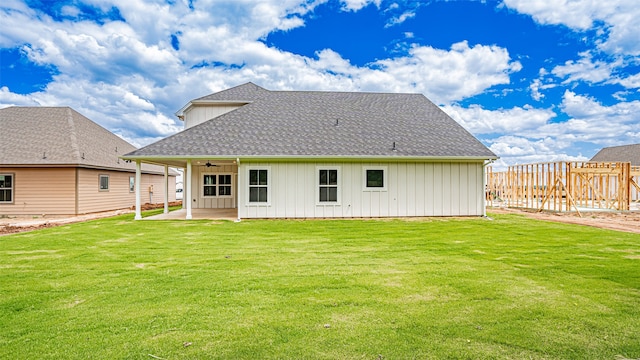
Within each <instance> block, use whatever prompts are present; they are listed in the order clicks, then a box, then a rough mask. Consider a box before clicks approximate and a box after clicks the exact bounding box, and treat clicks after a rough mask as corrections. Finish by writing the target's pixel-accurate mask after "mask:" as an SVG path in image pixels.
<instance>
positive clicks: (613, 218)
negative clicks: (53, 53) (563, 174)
mask: <svg viewBox="0 0 640 360" xmlns="http://www.w3.org/2000/svg"><path fill="white" fill-rule="evenodd" d="M487 211H488V212H489V213H498V214H522V215H525V216H527V217H529V218H532V219H537V220H544V221H553V222H561V223H568V224H577V225H585V226H592V227H597V228H601V229H609V230H617V231H625V232H631V233H636V234H640V211H598V212H586V213H585V212H582V213H581V215H582V217H580V215H578V214H577V213H575V212H561V213H555V212H545V211H543V212H537V211H535V210H523V209H508V208H489V209H487Z"/></svg>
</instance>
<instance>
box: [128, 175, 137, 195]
mask: <svg viewBox="0 0 640 360" xmlns="http://www.w3.org/2000/svg"><path fill="white" fill-rule="evenodd" d="M134 191H136V177H135V176H129V192H134Z"/></svg>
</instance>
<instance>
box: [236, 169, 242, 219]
mask: <svg viewBox="0 0 640 360" xmlns="http://www.w3.org/2000/svg"><path fill="white" fill-rule="evenodd" d="M236 167H237V168H238V174H237V175H236V216H237V217H238V218H237V219H236V222H240V221H241V219H240V204H242V202H241V201H242V191H240V176H241V175H240V158H236Z"/></svg>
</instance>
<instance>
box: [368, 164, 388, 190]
mask: <svg viewBox="0 0 640 360" xmlns="http://www.w3.org/2000/svg"><path fill="white" fill-rule="evenodd" d="M363 171H364V173H363V178H364V190H365V191H386V190H387V168H386V167H364V168H363Z"/></svg>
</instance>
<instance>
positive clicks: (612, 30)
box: [503, 0, 640, 55]
mask: <svg viewBox="0 0 640 360" xmlns="http://www.w3.org/2000/svg"><path fill="white" fill-rule="evenodd" d="M503 1H504V2H503V3H504V4H505V5H506V6H508V7H510V8H512V9H516V10H517V11H518V12H521V13H524V14H529V15H531V16H533V18H534V19H535V20H536V21H537V22H539V23H541V24H556V25H558V24H562V25H566V26H568V27H570V28H572V29H576V30H579V31H585V30H588V29H591V28H593V27H594V26H595V24H596V22H598V21H602V22H604V23H605V24H606V26H605V28H606V30H607V32H608V36H607V37H606V39H604V41H603V42H602V43H601V44H600V46H599V47H600V48H601V49H602V50H604V51H607V52H609V53H613V54H629V55H640V42H639V41H638V34H639V33H640V22H639V21H638V18H640V6H638V2H637V0H609V1H593V0H557V1H547V0H503Z"/></svg>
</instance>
